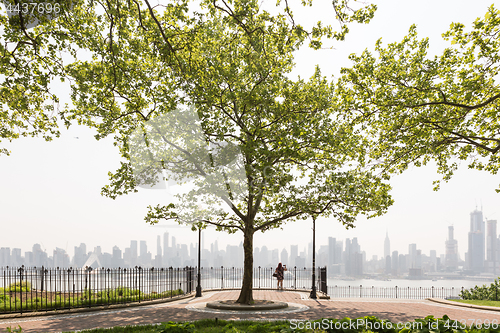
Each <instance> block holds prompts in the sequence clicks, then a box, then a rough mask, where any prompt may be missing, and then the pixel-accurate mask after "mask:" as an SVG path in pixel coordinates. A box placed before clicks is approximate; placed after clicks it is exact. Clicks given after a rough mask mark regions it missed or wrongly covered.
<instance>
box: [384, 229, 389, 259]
mask: <svg viewBox="0 0 500 333" xmlns="http://www.w3.org/2000/svg"><path fill="white" fill-rule="evenodd" d="M390 255H391V241H390V240H389V232H388V231H386V232H385V240H384V259H385V258H387V256H390Z"/></svg>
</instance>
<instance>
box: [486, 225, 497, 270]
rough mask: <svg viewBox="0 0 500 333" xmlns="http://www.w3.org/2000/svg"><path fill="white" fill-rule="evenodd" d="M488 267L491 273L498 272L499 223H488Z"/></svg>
mask: <svg viewBox="0 0 500 333" xmlns="http://www.w3.org/2000/svg"><path fill="white" fill-rule="evenodd" d="M486 231H487V234H486V265H487V269H488V272H489V273H493V274H496V272H497V266H498V263H497V242H498V241H497V221H496V220H488V221H487V222H486Z"/></svg>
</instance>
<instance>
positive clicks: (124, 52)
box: [21, 0, 392, 303]
mask: <svg viewBox="0 0 500 333" xmlns="http://www.w3.org/2000/svg"><path fill="white" fill-rule="evenodd" d="M311 3H312V2H311V1H304V2H303V5H310V4H311ZM278 5H280V2H278ZM190 6H191V7H190ZM374 10H375V7H374V6H368V7H361V8H360V9H358V10H351V9H350V7H349V4H348V2H346V1H342V2H333V11H334V13H335V14H336V16H337V20H338V21H339V22H340V26H341V28H340V31H339V32H336V31H335V29H334V28H332V26H331V25H325V24H322V23H318V24H317V25H316V26H314V27H312V28H311V29H306V28H304V27H302V26H301V25H300V24H298V22H296V21H295V18H294V15H293V13H292V8H291V7H289V5H288V2H287V1H284V2H282V3H281V7H278V9H277V14H273V13H269V12H267V11H264V10H262V9H261V8H260V7H259V4H258V2H257V1H254V0H233V1H229V0H228V1H216V0H213V1H208V0H205V1H202V2H201V6H200V7H199V8H197V9H193V7H192V4H190V2H189V1H187V0H178V1H174V2H169V3H168V4H166V5H156V6H153V5H151V3H150V2H149V1H148V0H143V1H139V0H109V1H106V2H100V1H79V2H74V3H72V7H71V11H67V12H63V13H61V15H60V16H59V17H58V18H55V19H53V20H49V21H48V22H43V23H44V24H46V25H43V24H41V25H40V27H35V28H34V30H33V31H28V30H26V29H21V30H24V34H25V35H28V36H32V34H35V33H37V32H38V31H40V30H43V29H48V28H49V27H58V28H59V30H58V32H57V33H55V32H54V31H53V30H51V32H52V33H53V34H56V35H58V34H61V35H63V36H64V38H62V37H61V42H60V44H57V43H56V45H58V46H60V47H61V48H64V47H66V48H68V50H73V53H70V54H71V55H72V56H73V57H74V61H72V62H71V63H70V64H68V65H65V66H63V67H62V72H61V76H63V77H66V78H68V80H69V81H70V83H71V89H72V90H71V98H72V105H71V106H68V108H67V109H65V110H64V112H63V113H61V114H60V117H61V119H63V120H64V121H66V122H68V123H72V122H75V121H76V122H78V123H81V124H85V125H88V126H92V127H94V128H96V129H97V135H96V137H97V138H98V139H100V138H104V137H107V136H110V135H112V136H114V138H115V145H117V146H118V147H119V148H120V152H121V155H122V157H123V159H122V163H121V167H120V168H119V169H118V170H117V171H116V172H115V173H110V184H109V185H107V186H105V187H104V188H103V191H102V192H103V194H104V195H107V196H109V197H111V198H116V197H117V196H118V195H122V194H126V193H129V192H133V191H137V188H138V187H139V186H144V185H152V184H154V183H155V182H157V181H159V180H160V179H159V177H158V175H159V173H160V172H161V171H162V170H163V169H167V171H168V174H167V176H166V177H167V178H168V177H173V178H175V179H176V180H177V181H179V182H181V183H183V182H190V181H192V180H193V179H195V180H194V183H192V185H193V187H192V188H190V189H189V191H188V192H187V193H183V194H179V195H178V197H177V200H176V201H173V202H161V203H160V204H158V205H157V206H155V205H151V206H150V211H149V213H148V215H147V216H146V221H148V222H150V223H157V222H158V221H159V220H161V219H176V220H179V221H180V222H185V221H186V218H185V217H186V216H195V217H196V221H197V222H198V223H199V227H203V226H204V225H209V224H212V225H216V226H217V228H219V229H220V230H225V231H229V232H235V231H242V232H243V236H244V242H243V243H244V252H245V258H244V266H245V271H244V277H243V287H242V292H241V294H240V298H239V300H238V301H239V302H240V303H250V302H252V300H253V296H252V268H253V236H254V234H255V233H256V232H258V231H262V232H263V231H266V230H270V229H274V228H280V227H282V226H283V224H284V223H285V222H289V221H294V220H303V219H306V218H308V217H310V216H315V217H316V216H323V217H334V218H335V219H337V220H338V221H340V222H341V223H343V224H344V225H345V226H346V227H352V226H353V225H354V223H355V219H356V217H357V216H358V215H359V214H366V215H368V216H369V217H373V216H377V215H380V214H383V213H384V212H385V211H386V210H387V208H388V207H389V206H390V205H391V204H392V199H391V197H390V195H389V194H388V192H389V188H390V187H389V185H387V184H386V183H385V182H384V180H386V179H387V178H385V179H384V178H383V177H382V176H380V175H378V174H376V173H374V172H371V171H370V168H371V165H370V162H371V161H370V160H369V158H367V156H366V148H367V144H368V141H367V139H366V137H365V136H364V133H363V132H362V131H360V129H359V128H357V127H355V126H353V125H352V124H351V122H350V120H349V119H348V118H346V117H345V114H344V113H342V112H338V110H337V109H336V108H335V104H334V93H335V87H334V85H333V84H332V83H331V82H329V81H328V80H327V79H326V78H324V77H323V76H322V75H321V72H320V70H319V68H317V69H316V71H315V74H314V75H313V76H312V77H311V78H310V79H307V80H305V79H302V78H298V79H292V78H290V77H289V74H290V72H291V70H292V69H293V67H294V65H295V64H294V59H293V52H294V51H296V50H298V49H299V48H300V47H301V46H302V45H303V44H304V43H305V42H307V41H309V44H310V46H311V47H313V48H319V47H321V45H322V44H321V43H322V41H323V40H324V39H336V40H342V39H343V38H344V37H345V34H346V33H347V32H348V25H347V23H349V22H368V21H369V20H370V19H371V17H372V16H373V12H374ZM47 34H49V32H47ZM65 38H67V39H68V40H70V41H71V42H72V44H71V45H67V44H65V41H66V39H65ZM63 42H64V43H63ZM51 47H52V46H51V44H50V43H48V44H47V46H46V48H47V49H49V50H50V49H51ZM80 55H82V56H80ZM52 56H53V57H52V58H51V59H55V60H58V59H59V58H57V55H56V54H54V55H52ZM55 60H54V61H55ZM57 68H60V67H57ZM50 78H52V77H51V76H50ZM49 92H50V91H49ZM37 112H40V111H39V110H37ZM175 114H176V115H177V116H174V115H175ZM181 119H188V120H189V119H191V120H192V121H194V122H195V123H196V125H197V126H190V125H189V126H186V127H180V126H179V123H180V121H181ZM190 122H191V121H188V122H187V123H190ZM176 125H177V126H178V127H179V128H176V129H175V130H174V129H173V128H172V126H176ZM188 132H189V133H191V135H186V133H188ZM193 133H194V134H193ZM137 137H138V138H140V140H136V139H137ZM205 143H206V145H205ZM206 147H209V148H206ZM210 147H212V148H213V147H219V148H217V149H215V150H214V149H212V148H210ZM233 148H234V149H233ZM145 156H147V158H145ZM228 157H230V158H229V159H228ZM231 160H234V161H235V162H234V165H233V166H232V167H231V168H232V169H231V168H228V165H231V163H232V162H231ZM148 163H149V164H148ZM231 170H232V171H237V172H236V173H235V174H236V176H232V175H231V173H229V171H231ZM214 175H215V178H213V176H214ZM241 175H242V176H241ZM161 177H164V176H163V175H162V176H161ZM210 177H212V179H215V180H216V181H213V180H211V181H206V180H207V179H208V178H210ZM196 179H198V180H200V181H197V180H196ZM235 189H238V191H236V190H235ZM236 192H237V193H236ZM190 211H191V213H192V212H196V214H194V215H193V214H191V215H190V214H186V212H188V213H189V212H190ZM200 211H201V214H200Z"/></svg>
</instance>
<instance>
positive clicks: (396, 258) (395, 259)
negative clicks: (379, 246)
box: [391, 251, 399, 276]
mask: <svg viewBox="0 0 500 333" xmlns="http://www.w3.org/2000/svg"><path fill="white" fill-rule="evenodd" d="M398 264H399V253H398V251H392V257H391V270H392V275H394V276H397V275H399V267H398Z"/></svg>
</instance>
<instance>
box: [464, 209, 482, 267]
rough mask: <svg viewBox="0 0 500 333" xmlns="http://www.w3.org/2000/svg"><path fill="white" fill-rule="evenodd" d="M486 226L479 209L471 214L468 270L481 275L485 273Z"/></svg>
mask: <svg viewBox="0 0 500 333" xmlns="http://www.w3.org/2000/svg"><path fill="white" fill-rule="evenodd" d="M484 229H485V226H484V219H483V212H482V211H478V210H477V209H476V210H474V211H473V212H472V213H470V231H469V244H468V245H469V246H468V251H467V268H468V269H470V270H472V271H474V272H476V273H481V272H483V271H484V252H485V251H484V250H485V230H484Z"/></svg>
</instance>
